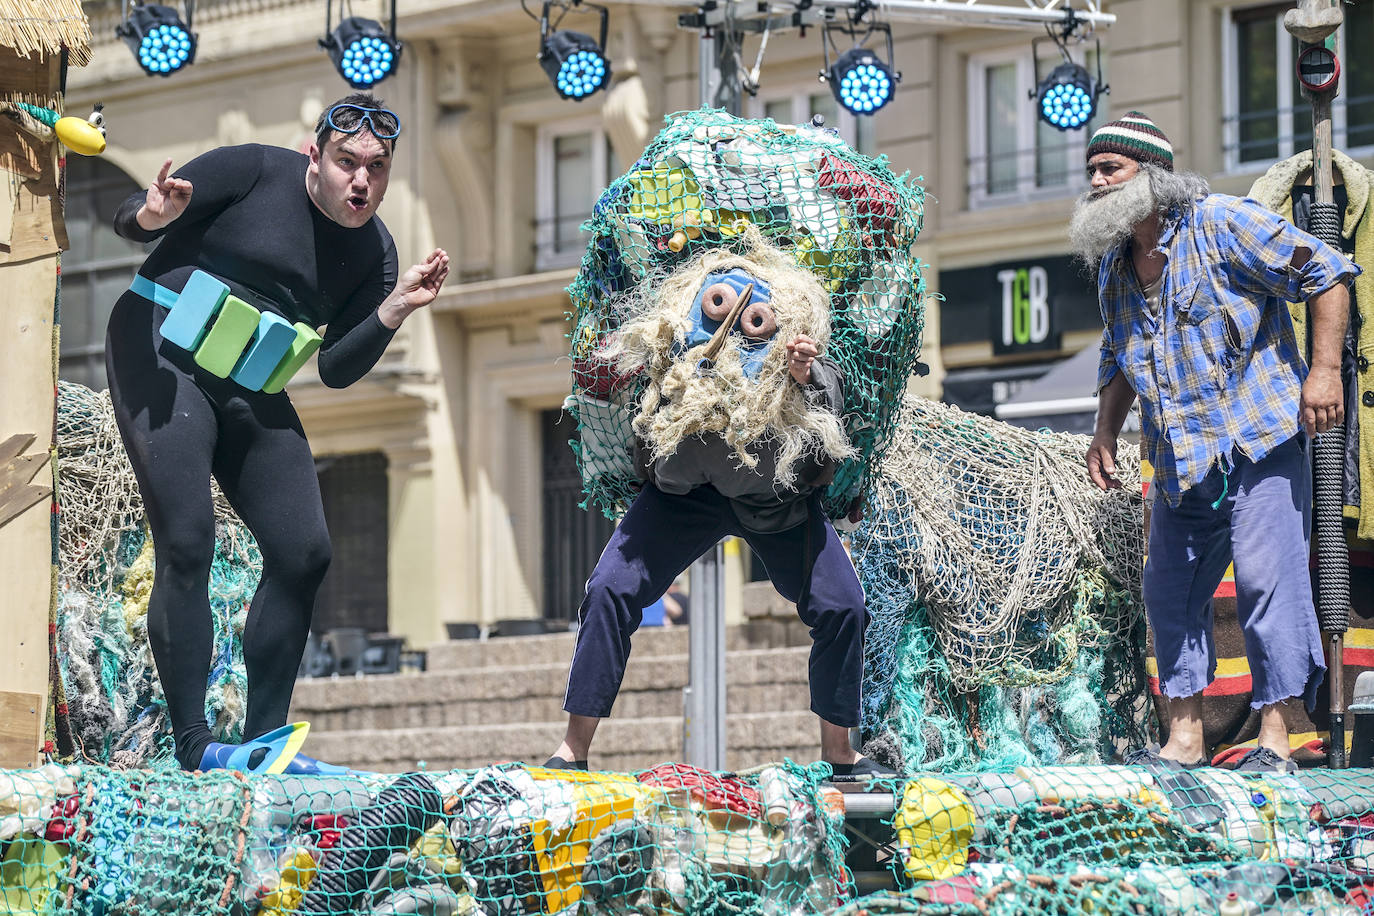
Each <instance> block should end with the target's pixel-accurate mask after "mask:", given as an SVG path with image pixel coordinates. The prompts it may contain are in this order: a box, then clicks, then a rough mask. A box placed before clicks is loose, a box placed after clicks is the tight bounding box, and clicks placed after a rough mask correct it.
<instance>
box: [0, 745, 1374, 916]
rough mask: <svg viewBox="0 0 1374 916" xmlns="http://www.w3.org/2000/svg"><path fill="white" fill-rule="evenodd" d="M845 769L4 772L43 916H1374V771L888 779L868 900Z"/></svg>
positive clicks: (0, 902)
mask: <svg viewBox="0 0 1374 916" xmlns="http://www.w3.org/2000/svg"><path fill="white" fill-rule="evenodd" d="M825 773H826V768H825V767H824V766H823V765H821V766H812V767H801V766H797V765H795V764H791V763H784V764H781V765H776V766H770V767H767V768H764V769H761V770H759V771H757V772H753V773H750V774H740V775H734V774H716V773H709V772H706V771H702V770H697V769H694V768H691V767H688V766H685V765H682V764H664V765H662V766H659V767H655V768H653V769H650V770H645V771H642V772H638V773H626V774H617V773H585V772H570V771H567V770H546V769H541V768H538V767H523V766H520V765H516V764H507V765H503V766H494V767H487V768H484V769H480V770H453V771H447V772H436V773H423V772H412V773H405V774H400V775H383V774H356V775H352V774H350V775H343V776H328V777H326V776H291V775H276V776H245V775H240V774H233V773H227V772H225V771H211V772H210V773H206V774H201V775H194V776H193V775H190V774H186V773H182V772H179V771H175V770H156V771H146V770H145V771H125V770H112V769H109V768H107V767H102V766H95V765H82V766H71V767H62V766H57V765H49V766H46V767H43V768H41V769H37V770H15V771H4V770H0V906H3V907H4V912H7V913H11V914H22V916H39V914H43V916H67V914H76V916H107V914H108V916H115V914H124V913H141V914H177V916H185V914H192V913H194V914H197V916H244V914H249V916H251V914H261V916H289V914H296V916H321V914H354V913H356V914H366V916H401V914H412V916H628V914H643V916H825V914H837V916H860V914H869V916H878V914H888V913H922V914H929V916H1039V914H1046V913H1065V914H1069V913H1073V914H1078V913H1091V914H1095V916H1141V914H1158V916H1172V914H1179V916H1185V914H1186V916H1203V914H1222V916H1239V914H1245V913H1256V914H1258V913H1275V914H1278V913H1292V914H1297V913H1322V914H1326V916H1358V914H1359V913H1361V912H1367V909H1362V908H1363V907H1366V906H1367V905H1368V900H1369V895H1370V893H1371V892H1374V780H1372V779H1371V777H1370V775H1369V772H1368V771H1354V770H1346V771H1306V772H1301V773H1298V774H1295V775H1280V774H1277V773H1268V774H1262V773H1236V772H1233V771H1229V770H1217V769H1200V770H1191V771H1190V770H1177V769H1169V768H1164V767H1158V766H1154V767H1093V766H1083V767H1019V768H1017V769H1016V770H1015V771H1014V772H1009V773H1000V774H998V773H983V774H970V773H966V774H945V775H933V774H927V775H920V776H916V777H914V778H909V779H900V780H891V781H887V782H885V783H883V784H881V785H880V786H879V787H878V788H880V789H883V790H887V791H889V792H890V794H889V795H887V796H886V798H887V799H888V800H889V803H890V804H891V809H890V810H889V811H888V812H887V814H886V816H885V817H884V822H885V823H886V824H887V825H889V826H890V828H891V836H892V844H891V847H890V853H891V855H890V857H887V858H886V859H885V861H884V866H885V867H886V868H888V869H890V875H889V878H890V880H888V881H887V882H886V883H887V884H888V887H889V889H888V890H884V891H881V892H878V893H873V894H869V895H867V896H864V897H859V898H857V899H856V897H855V894H856V886H855V883H854V882H853V881H851V880H850V878H851V874H852V873H851V871H850V867H849V865H848V864H847V858H846V857H847V855H849V854H852V853H853V852H854V851H855V850H854V849H853V848H850V847H849V846H848V836H849V834H848V833H847V832H846V823H845V814H844V811H845V807H846V805H847V804H848V801H847V799H849V798H850V797H851V796H848V795H845V794H842V793H840V792H838V791H836V790H835V789H834V788H832V787H829V786H826V785H824V784H822V783H821V782H820V779H821V778H822V777H823V776H824V775H825ZM869 830H870V832H871V830H872V828H871V827H870V828H869ZM870 874H873V873H871V872H870ZM873 876H874V877H882V875H881V873H877V874H874V875H873Z"/></svg>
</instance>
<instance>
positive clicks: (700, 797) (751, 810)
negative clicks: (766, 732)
mask: <svg viewBox="0 0 1374 916" xmlns="http://www.w3.org/2000/svg"><path fill="white" fill-rule="evenodd" d="M639 781H640V782H642V783H645V784H647V785H651V786H662V787H663V788H665V789H686V790H687V791H688V792H690V793H691V796H692V797H693V798H694V799H696V800H697V801H699V802H700V803H702V804H703V805H704V806H705V807H706V808H707V809H708V810H718V811H733V812H734V813H735V814H742V815H744V816H745V817H747V818H750V819H752V820H759V819H760V818H762V817H763V804H762V802H761V801H760V800H759V792H758V789H755V788H754V787H753V786H747V785H745V784H744V783H742V782H740V781H739V780H738V779H737V778H735V777H734V776H717V775H716V774H715V773H712V772H711V771H709V770H703V769H701V768H700V767H694V766H691V765H690V764H686V763H663V764H659V765H658V766H656V767H654V768H653V769H652V770H645V771H644V772H643V773H640V774H639Z"/></svg>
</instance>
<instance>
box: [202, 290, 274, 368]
mask: <svg viewBox="0 0 1374 916" xmlns="http://www.w3.org/2000/svg"><path fill="white" fill-rule="evenodd" d="M261 320H262V312H259V311H258V310H257V309H255V308H253V307H252V306H251V305H249V304H248V303H247V302H244V301H243V300H242V299H240V298H239V297H238V296H227V297H225V299H224V305H222V306H220V310H219V315H218V316H216V318H215V324H214V326H213V327H211V328H210V333H208V334H206V335H205V339H204V340H202V341H201V342H200V346H198V347H196V356H195V359H196V365H198V366H200V367H201V368H202V369H204V370H205V371H206V372H209V373H210V374H211V375H217V376H219V377H220V378H228V377H229V373H230V372H233V371H234V366H235V364H236V363H238V361H239V357H240V356H241V355H243V348H244V347H246V346H247V345H248V341H250V340H252V339H253V334H254V333H256V332H257V330H258V322H259V321H261Z"/></svg>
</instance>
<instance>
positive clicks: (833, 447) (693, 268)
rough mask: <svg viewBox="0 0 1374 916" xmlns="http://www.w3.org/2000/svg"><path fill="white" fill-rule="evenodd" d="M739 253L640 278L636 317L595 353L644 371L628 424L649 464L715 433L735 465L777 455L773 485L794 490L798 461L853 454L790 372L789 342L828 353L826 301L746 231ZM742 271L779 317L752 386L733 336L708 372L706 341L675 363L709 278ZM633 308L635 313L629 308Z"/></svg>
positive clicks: (807, 276)
mask: <svg viewBox="0 0 1374 916" xmlns="http://www.w3.org/2000/svg"><path fill="white" fill-rule="evenodd" d="M744 240H745V246H746V250H745V251H744V252H743V253H738V252H735V251H731V250H727V249H719V248H717V249H713V250H711V251H708V252H706V253H705V254H703V255H702V256H701V257H699V258H697V259H696V260H695V261H692V262H690V263H688V264H686V265H684V266H682V267H679V268H678V269H677V270H674V271H673V272H672V273H671V274H669V275H668V276H666V277H664V276H656V277H649V278H647V279H646V280H645V281H644V282H643V283H642V284H640V287H639V289H638V290H637V292H636V293H635V294H634V298H635V299H637V300H638V301H637V302H636V303H634V304H636V305H639V306H641V308H640V309H636V310H635V311H637V312H639V317H636V318H633V319H631V320H630V321H628V322H626V323H625V324H624V325H623V326H622V327H621V328H620V329H619V331H618V332H617V333H616V334H615V335H614V336H613V337H612V339H611V340H610V341H609V342H608V343H607V345H606V346H605V347H604V348H603V349H602V350H601V356H602V357H603V358H605V359H606V360H607V361H609V362H612V363H614V364H615V365H616V367H617V369H618V371H619V372H621V373H623V374H626V375H634V374H638V373H640V372H643V373H644V374H645V375H646V376H647V377H648V379H649V384H648V386H647V387H646V388H645V390H644V395H643V397H642V399H641V400H640V405H639V412H638V413H637V414H636V415H635V418H634V431H635V433H636V434H637V435H638V436H639V437H640V438H641V439H642V440H644V442H645V444H646V445H647V446H648V447H649V450H650V453H651V455H652V457H653V459H654V460H658V459H659V458H665V457H667V456H669V455H672V454H673V453H675V452H676V451H677V448H678V446H679V445H680V444H681V443H682V441H683V440H684V439H686V438H688V437H690V436H701V435H706V434H715V435H718V436H720V437H721V438H722V439H724V440H725V442H726V443H727V444H728V445H729V446H730V447H731V448H732V449H734V452H735V456H736V457H737V458H738V459H739V463H740V466H742V467H748V468H754V467H756V466H757V465H758V460H759V459H758V455H757V450H755V451H754V452H751V446H754V445H755V444H758V445H760V446H765V447H771V448H775V449H776V450H777V476H776V479H775V484H776V485H777V486H778V487H779V488H781V489H790V488H792V487H793V486H794V485H795V483H796V476H797V475H796V469H795V465H796V463H797V461H799V460H800V459H802V458H804V457H806V456H808V455H817V456H819V455H821V454H823V455H826V456H829V457H830V458H833V459H835V460H836V461H841V460H844V459H846V458H849V457H852V456H853V455H854V454H855V452H854V449H853V447H852V446H850V444H849V440H848V439H847V438H846V437H845V433H844V426H843V425H842V424H841V422H840V418H839V417H838V416H836V415H835V414H834V413H832V412H831V411H830V410H828V409H827V408H826V407H825V406H824V405H812V404H811V403H810V402H809V400H808V398H807V396H806V393H805V391H803V389H802V387H801V386H800V385H798V384H797V383H796V382H795V381H794V380H793V379H792V376H791V375H790V374H789V373H788V371H787V362H788V354H787V343H788V342H789V341H791V340H793V339H794V338H795V337H796V336H797V335H798V334H806V335H807V336H809V337H811V338H812V339H813V340H815V341H816V345H817V347H818V348H819V349H820V351H821V352H822V353H824V352H825V348H826V346H827V344H828V343H829V342H830V296H829V294H827V293H826V291H825V290H824V289H823V288H822V287H821V285H820V283H819V282H818V281H817V280H816V278H815V277H814V276H813V275H812V274H811V273H810V271H808V270H806V269H805V268H803V267H800V266H799V265H798V264H797V263H796V261H795V260H794V259H793V258H792V256H791V255H790V254H788V253H787V252H785V251H782V250H780V249H778V248H775V247H774V246H773V245H771V244H769V243H768V241H767V240H766V239H764V237H763V234H762V233H760V232H759V231H758V229H757V228H755V227H753V226H751V227H749V228H748V229H747V230H746V232H745V234H744ZM733 268H740V269H742V270H745V271H747V272H749V273H750V274H752V275H753V276H755V277H757V278H758V279H760V280H762V281H763V282H765V283H767V284H768V287H769V289H770V291H771V302H770V306H771V308H772V309H773V313H774V315H775V317H776V319H777V328H778V329H777V334H776V336H775V337H774V339H773V346H772V347H771V348H770V349H769V351H768V355H767V356H766V357H765V358H764V362H763V366H762V368H761V370H760V371H759V374H758V378H757V379H750V378H748V377H747V376H746V375H745V374H744V368H743V365H742V363H741V361H740V349H739V343H738V341H739V336H738V334H731V336H730V338H729V339H728V340H727V342H726V344H725V346H724V347H723V348H722V349H721V351H720V353H718V354H717V356H716V360H715V368H714V370H713V371H711V372H708V373H706V374H704V375H698V374H697V372H696V365H697V362H698V360H699V359H700V358H701V355H702V353H703V351H704V350H705V349H706V346H707V345H706V344H701V345H699V346H696V347H693V348H692V349H691V350H688V351H687V352H686V353H683V354H681V355H679V356H674V351H675V350H676V349H679V348H680V347H682V346H684V345H685V343H686V340H687V330H688V315H689V312H690V311H691V308H692V302H693V300H694V299H695V298H696V295H697V292H698V291H699V290H700V289H701V288H702V286H703V285H705V283H706V277H707V275H708V274H712V273H720V272H724V271H727V270H731V269H733ZM632 308H633V306H632Z"/></svg>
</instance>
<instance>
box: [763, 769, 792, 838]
mask: <svg viewBox="0 0 1374 916" xmlns="http://www.w3.org/2000/svg"><path fill="white" fill-rule="evenodd" d="M759 795H760V796H762V801H763V816H764V819H765V820H767V821H768V823H769V824H771V825H772V826H774V827H781V826H782V825H783V824H785V823H787V818H788V815H789V814H790V812H791V808H792V799H791V793H790V792H788V789H787V777H786V776H785V775H784V774H783V772H782V771H781V770H779V769H778V768H777V767H769V768H768V769H766V770H764V771H763V772H762V773H760V774H759Z"/></svg>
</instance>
